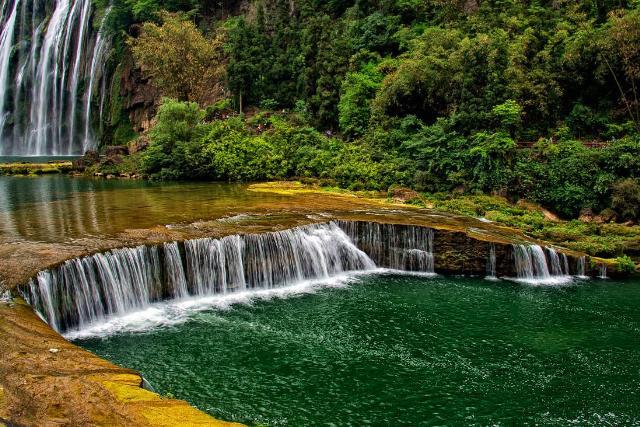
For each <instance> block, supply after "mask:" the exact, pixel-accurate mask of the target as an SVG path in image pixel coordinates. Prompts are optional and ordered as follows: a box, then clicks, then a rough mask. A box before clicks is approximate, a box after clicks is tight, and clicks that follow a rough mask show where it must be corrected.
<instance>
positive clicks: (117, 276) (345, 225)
mask: <svg viewBox="0 0 640 427" xmlns="http://www.w3.org/2000/svg"><path fill="white" fill-rule="evenodd" d="M586 265H587V261H586V258H585V257H576V256H574V255H570V254H565V253H559V252H558V251H557V250H555V249H553V248H550V247H547V248H543V247H541V246H539V245H534V244H502V243H495V242H486V241H481V240H477V239H474V238H471V237H469V236H468V235H467V234H465V233H462V232H456V231H447V230H436V229H431V228H427V227H420V226H412V225H397V224H382V223H375V222H364V221H332V222H330V223H323V224H313V225H306V226H301V227H297V228H293V229H289V230H284V231H276V232H269V233H264V234H247V235H231V236H227V237H224V238H221V239H211V238H204V239H195V240H187V241H183V242H168V243H164V244H162V245H155V246H137V247H133V248H121V249H114V250H111V251H108V252H105V253H97V254H94V255H90V256H86V257H82V258H75V259H71V260H68V261H66V262H64V263H62V264H60V265H58V266H56V267H54V268H51V269H48V270H43V271H41V272H39V273H38V274H37V276H36V277H35V278H33V279H32V280H30V281H29V283H28V284H27V285H26V286H23V287H21V288H20V291H21V292H22V294H23V296H24V297H25V299H26V300H27V301H28V302H29V303H30V304H31V305H32V307H33V308H34V309H35V311H36V312H37V313H38V314H39V315H40V316H41V317H42V318H43V319H44V320H45V321H46V322H47V323H48V324H49V325H50V326H51V327H52V328H53V329H55V330H56V331H58V332H61V333H63V334H65V336H66V337H67V338H71V339H73V338H78V337H82V336H87V335H104V334H107V333H108V332H109V331H117V330H119V329H123V328H127V329H128V328H131V327H138V328H145V325H157V324H163V323H171V322H179V321H182V319H184V318H185V317H186V313H188V312H192V311H194V310H198V309H202V308H207V307H211V306H218V307H225V306H228V305H229V304H233V303H237V302H242V301H247V300H250V299H252V298H268V297H272V296H283V295H288V294H292V293H293V294H297V293H300V292H308V291H311V290H313V289H315V288H317V287H318V286H332V285H333V286H336V285H343V284H344V283H348V282H349V281H351V280H353V278H354V277H356V276H358V275H361V274H368V273H381V272H388V271H390V270H391V271H402V272H412V273H415V274H421V275H426V276H428V275H433V274H436V273H440V274H466V275H474V276H486V277H487V278H490V279H495V278H497V277H502V278H507V279H511V280H515V281H519V282H524V283H530V284H547V285H555V284H563V283H568V282H571V281H572V280H573V278H574V276H580V277H586V276H587V274H589V273H593V272H594V271H598V272H599V273H600V274H602V271H601V270H598V269H597V268H596V270H593V269H591V270H589V271H587V268H586ZM594 268H595V267H594ZM594 275H595V274H594Z"/></svg>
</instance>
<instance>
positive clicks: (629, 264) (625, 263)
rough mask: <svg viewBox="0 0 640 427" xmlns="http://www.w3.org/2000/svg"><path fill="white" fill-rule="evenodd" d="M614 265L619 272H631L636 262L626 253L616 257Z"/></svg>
mask: <svg viewBox="0 0 640 427" xmlns="http://www.w3.org/2000/svg"><path fill="white" fill-rule="evenodd" d="M616 266H617V268H618V271H619V272H621V273H633V272H635V271H636V264H635V262H633V260H632V259H631V258H629V257H628V256H627V255H623V256H620V257H618V258H616Z"/></svg>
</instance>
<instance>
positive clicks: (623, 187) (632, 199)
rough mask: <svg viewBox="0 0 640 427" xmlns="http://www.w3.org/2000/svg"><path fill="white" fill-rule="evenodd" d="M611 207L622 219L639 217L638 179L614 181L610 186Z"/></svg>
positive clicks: (639, 189) (639, 193)
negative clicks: (611, 186)
mask: <svg viewBox="0 0 640 427" xmlns="http://www.w3.org/2000/svg"><path fill="white" fill-rule="evenodd" d="M612 193H613V194H612V196H611V207H612V208H613V210H615V211H616V212H618V213H619V214H620V216H621V218H622V219H625V220H631V221H637V220H638V218H640V181H639V180H638V179H634V178H627V179H623V180H620V181H618V182H616V183H615V184H614V185H613V188H612Z"/></svg>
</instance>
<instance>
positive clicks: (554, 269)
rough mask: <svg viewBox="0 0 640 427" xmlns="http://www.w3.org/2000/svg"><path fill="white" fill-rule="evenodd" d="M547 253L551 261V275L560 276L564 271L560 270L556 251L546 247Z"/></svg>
mask: <svg viewBox="0 0 640 427" xmlns="http://www.w3.org/2000/svg"><path fill="white" fill-rule="evenodd" d="M546 249H547V253H548V254H549V260H550V261H551V275H552V276H562V275H563V274H564V272H563V271H562V266H561V264H560V256H559V255H558V252H557V251H556V250H555V249H553V248H546Z"/></svg>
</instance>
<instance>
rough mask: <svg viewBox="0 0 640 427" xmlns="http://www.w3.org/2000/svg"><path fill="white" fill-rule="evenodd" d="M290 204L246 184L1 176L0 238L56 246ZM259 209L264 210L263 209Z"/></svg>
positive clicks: (287, 198)
mask: <svg viewBox="0 0 640 427" xmlns="http://www.w3.org/2000/svg"><path fill="white" fill-rule="evenodd" d="M290 199H292V198H291V197H287V196H279V195H277V194H267V193H256V192H251V191H247V188H246V185H241V184H223V183H170V182H169V183H167V182H165V183H160V182H148V181H142V180H126V179H113V180H106V179H92V178H74V177H69V176H65V175H51V176H41V177H15V176H0V236H1V235H4V236H8V237H15V238H22V239H29V240H40V241H49V242H61V241H65V240H68V239H73V238H81V237H86V236H111V235H115V234H117V233H119V232H122V231H124V230H126V229H131V228H149V227H153V226H156V225H165V224H173V223H181V222H193V221H198V220H203V219H211V218H217V217H222V216H226V215H232V214H234V213H237V212H244V211H249V210H256V211H259V210H261V209H262V210H263V211H269V206H271V205H278V204H282V205H284V206H285V207H286V203H285V202H286V201H288V200H290ZM263 207H264V209H263Z"/></svg>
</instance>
